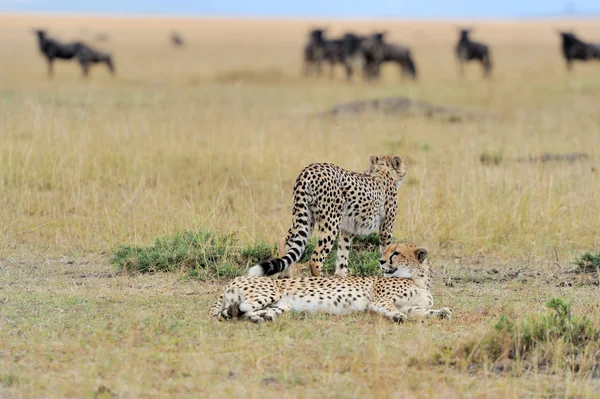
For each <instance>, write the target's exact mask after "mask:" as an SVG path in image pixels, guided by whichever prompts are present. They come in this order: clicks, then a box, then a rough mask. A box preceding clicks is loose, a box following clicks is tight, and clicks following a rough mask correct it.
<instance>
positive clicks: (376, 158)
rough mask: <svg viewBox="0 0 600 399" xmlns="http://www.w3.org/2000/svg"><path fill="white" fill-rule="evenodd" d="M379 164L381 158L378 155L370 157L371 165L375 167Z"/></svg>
mask: <svg viewBox="0 0 600 399" xmlns="http://www.w3.org/2000/svg"><path fill="white" fill-rule="evenodd" d="M377 162H379V157H378V156H377V155H369V163H370V164H371V165H375V164H376V163H377Z"/></svg>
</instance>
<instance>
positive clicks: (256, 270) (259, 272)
mask: <svg viewBox="0 0 600 399" xmlns="http://www.w3.org/2000/svg"><path fill="white" fill-rule="evenodd" d="M264 275H265V272H264V271H263V268H262V267H261V266H260V265H256V266H252V267H251V268H250V270H249V271H248V276H251V277H261V276H264Z"/></svg>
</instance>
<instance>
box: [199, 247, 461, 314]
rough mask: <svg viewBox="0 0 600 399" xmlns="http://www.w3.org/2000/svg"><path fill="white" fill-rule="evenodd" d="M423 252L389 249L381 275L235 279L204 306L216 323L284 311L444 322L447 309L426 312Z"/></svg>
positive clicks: (427, 288) (429, 307)
mask: <svg viewBox="0 0 600 399" xmlns="http://www.w3.org/2000/svg"><path fill="white" fill-rule="evenodd" d="M427 254H428V251H427V249H426V248H422V247H419V248H418V247H416V246H415V245H412V244H392V245H389V246H388V247H387V248H386V250H385V252H384V254H383V256H382V259H381V263H382V264H383V265H384V266H385V269H386V270H387V273H386V274H385V276H384V277H297V278H289V279H277V280H274V279H271V278H268V277H248V276H244V277H237V278H236V279H234V280H233V281H232V282H231V283H230V284H229V285H228V286H227V287H226V288H225V291H224V293H223V294H222V295H221V296H220V297H219V299H218V300H217V301H216V302H215V304H214V305H213V306H212V307H211V308H210V312H209V314H210V316H211V317H214V318H219V319H221V320H229V319H232V318H241V319H244V320H251V321H254V322H261V321H265V320H273V319H275V318H276V317H277V316H279V315H281V314H282V313H284V312H288V311H290V310H293V311H296V312H314V311H324V312H326V313H332V314H345V313H350V312H364V311H371V312H375V313H379V314H381V315H383V316H385V317H387V318H388V319H390V320H392V321H395V322H403V321H404V320H406V318H407V317H411V316H413V317H430V316H437V317H440V318H447V319H449V318H450V317H451V315H452V311H451V310H450V309H449V308H441V309H432V306H433V297H432V295H431V292H430V285H429V284H430V273H429V265H428V262H427Z"/></svg>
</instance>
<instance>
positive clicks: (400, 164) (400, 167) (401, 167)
mask: <svg viewBox="0 0 600 399" xmlns="http://www.w3.org/2000/svg"><path fill="white" fill-rule="evenodd" d="M392 166H393V167H394V169H396V170H397V171H398V172H400V173H402V174H404V173H405V172H406V164H405V163H404V161H403V160H402V158H400V157H399V156H398V155H396V156H394V158H392Z"/></svg>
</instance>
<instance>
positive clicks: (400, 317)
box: [392, 313, 406, 323]
mask: <svg viewBox="0 0 600 399" xmlns="http://www.w3.org/2000/svg"><path fill="white" fill-rule="evenodd" d="M392 320H393V321H394V322H395V323H404V322H405V321H406V315H405V314H404V313H399V314H395V315H394V316H392Z"/></svg>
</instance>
